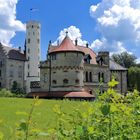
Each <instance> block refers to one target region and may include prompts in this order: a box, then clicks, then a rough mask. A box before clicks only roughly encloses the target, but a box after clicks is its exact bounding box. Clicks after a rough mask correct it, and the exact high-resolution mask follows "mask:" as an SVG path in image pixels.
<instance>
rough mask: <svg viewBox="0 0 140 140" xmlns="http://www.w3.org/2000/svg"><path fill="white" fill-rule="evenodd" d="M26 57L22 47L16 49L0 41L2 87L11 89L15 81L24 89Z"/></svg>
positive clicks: (0, 85) (0, 84)
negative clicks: (21, 50)
mask: <svg viewBox="0 0 140 140" xmlns="http://www.w3.org/2000/svg"><path fill="white" fill-rule="evenodd" d="M25 61H26V58H25V56H24V54H23V53H21V52H20V49H19V50H18V49H17V50H16V49H13V48H11V47H7V46H4V45H2V44H1V43H0V88H7V89H9V90H10V89H11V88H12V85H13V82H14V81H16V82H17V83H18V87H19V88H21V89H24V87H25V85H24V74H25V73H24V69H25Z"/></svg>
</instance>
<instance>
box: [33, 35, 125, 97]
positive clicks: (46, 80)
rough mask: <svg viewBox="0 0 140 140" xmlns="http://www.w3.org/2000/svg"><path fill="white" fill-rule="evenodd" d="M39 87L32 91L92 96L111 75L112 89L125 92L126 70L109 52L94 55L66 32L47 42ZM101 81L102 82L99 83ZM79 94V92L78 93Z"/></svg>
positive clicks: (106, 86)
mask: <svg viewBox="0 0 140 140" xmlns="http://www.w3.org/2000/svg"><path fill="white" fill-rule="evenodd" d="M40 71H41V75H40V76H41V77H40V79H41V80H40V88H33V89H32V92H33V93H34V95H35V93H40V95H41V93H42V94H43V93H45V92H46V95H47V94H49V93H50V94H51V93H53V94H55V93H56V96H57V92H58V91H59V92H75V93H76V92H80V93H84V92H86V93H89V94H92V95H95V94H96V92H97V90H98V89H100V92H104V91H106V90H107V89H108V84H107V83H108V82H109V81H110V80H111V78H112V76H114V77H115V78H116V80H117V81H118V82H119V84H118V86H116V87H115V88H116V90H117V91H118V92H119V93H126V92H127V69H125V68H123V67H122V66H120V65H118V64H117V63H115V62H114V61H113V60H111V59H110V58H109V52H99V53H98V55H96V54H95V53H94V51H93V50H91V49H90V48H89V47H88V45H86V46H79V45H78V42H77V40H76V41H75V44H74V43H73V42H72V40H71V39H70V38H69V37H68V35H66V37H65V38H64V40H63V41H62V43H61V44H60V45H58V46H53V45H52V44H49V47H48V54H47V60H46V61H43V62H41V64H40ZM101 83H102V84H101ZM80 96H81V95H80Z"/></svg>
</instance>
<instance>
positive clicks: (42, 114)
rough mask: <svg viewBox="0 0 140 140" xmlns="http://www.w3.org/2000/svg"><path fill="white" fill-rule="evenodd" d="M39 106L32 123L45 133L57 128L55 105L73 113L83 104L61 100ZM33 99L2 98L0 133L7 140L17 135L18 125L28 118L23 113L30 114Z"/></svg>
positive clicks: (42, 103)
mask: <svg viewBox="0 0 140 140" xmlns="http://www.w3.org/2000/svg"><path fill="white" fill-rule="evenodd" d="M40 101H41V103H40V105H39V106H36V107H35V109H34V111H33V114H32V121H33V122H35V123H34V125H36V127H37V128H39V129H41V130H43V131H44V132H45V131H47V130H48V128H50V127H55V126H56V116H55V113H54V112H53V108H54V106H55V105H61V107H62V109H63V110H65V111H66V112H71V111H73V110H74V107H77V108H78V107H80V104H81V102H77V101H76V102H75V101H70V102H67V101H64V100H63V101H60V100H41V99H40ZM32 103H33V99H22V98H0V132H2V133H4V135H5V139H7V140H12V139H14V138H12V135H13V134H14V133H15V132H14V131H15V128H17V124H18V123H19V122H20V121H21V120H22V119H25V120H26V119H27V116H26V115H24V113H22V112H27V113H29V112H30V110H31V107H32ZM5 139H4V140H5Z"/></svg>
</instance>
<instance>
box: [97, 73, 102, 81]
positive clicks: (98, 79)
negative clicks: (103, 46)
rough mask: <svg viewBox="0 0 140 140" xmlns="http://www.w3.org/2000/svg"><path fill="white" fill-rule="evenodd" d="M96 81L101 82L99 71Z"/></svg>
mask: <svg viewBox="0 0 140 140" xmlns="http://www.w3.org/2000/svg"><path fill="white" fill-rule="evenodd" d="M98 81H99V82H101V73H100V72H99V73H98Z"/></svg>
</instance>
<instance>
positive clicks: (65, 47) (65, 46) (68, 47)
mask: <svg viewBox="0 0 140 140" xmlns="http://www.w3.org/2000/svg"><path fill="white" fill-rule="evenodd" d="M50 48H52V49H50V50H49V53H53V52H68V51H74V52H82V53H84V52H83V51H81V50H79V49H78V48H77V47H76V46H75V45H74V44H73V42H72V40H71V39H70V38H69V37H68V36H66V37H65V38H64V40H63V41H62V43H61V44H60V45H59V46H58V47H50Z"/></svg>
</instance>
